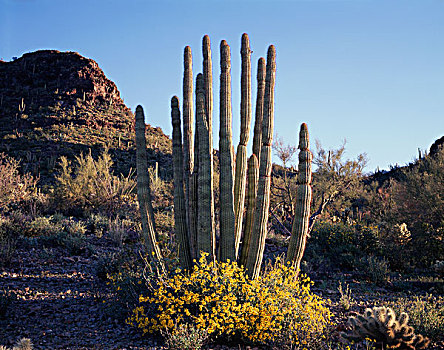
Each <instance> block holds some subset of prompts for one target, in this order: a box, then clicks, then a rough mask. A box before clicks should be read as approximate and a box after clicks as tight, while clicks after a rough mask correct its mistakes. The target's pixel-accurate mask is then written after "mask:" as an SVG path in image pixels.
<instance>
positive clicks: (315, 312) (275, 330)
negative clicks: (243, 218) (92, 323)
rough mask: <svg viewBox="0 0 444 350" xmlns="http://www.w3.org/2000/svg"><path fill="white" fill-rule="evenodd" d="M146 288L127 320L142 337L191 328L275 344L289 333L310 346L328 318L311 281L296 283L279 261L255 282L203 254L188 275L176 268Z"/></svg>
mask: <svg viewBox="0 0 444 350" xmlns="http://www.w3.org/2000/svg"><path fill="white" fill-rule="evenodd" d="M148 285H150V286H151V288H152V289H151V290H149V291H147V292H148V294H147V293H146V292H145V294H144V295H141V296H140V298H139V302H140V304H139V305H138V306H137V307H136V308H135V309H134V310H133V314H132V316H131V317H130V318H129V320H128V322H129V323H130V324H132V325H134V326H137V327H139V328H141V329H142V330H143V332H144V333H148V332H157V331H160V330H169V331H174V330H175V329H177V327H180V326H181V325H183V324H191V325H193V326H194V327H195V328H196V329H200V330H205V331H207V332H208V335H209V336H210V337H212V338H213V339H216V338H221V339H235V340H240V341H245V342H249V343H262V344H273V343H274V342H276V341H277V340H278V339H281V338H282V337H281V335H282V333H283V332H285V333H286V336H285V338H286V342H290V343H291V344H293V345H296V344H298V345H301V346H309V345H308V344H310V343H312V342H315V341H317V340H318V339H320V338H321V335H322V334H323V332H324V330H325V328H326V326H327V324H328V323H329V320H330V311H329V309H328V308H327V307H326V306H325V301H324V300H322V299H321V298H319V297H317V296H316V295H314V294H312V293H311V292H310V286H311V285H312V283H311V281H310V280H309V278H308V277H306V276H302V277H301V278H300V279H298V278H297V274H296V271H294V269H292V268H291V267H290V266H289V265H286V264H285V263H283V262H282V261H281V260H279V259H278V260H277V262H276V263H275V264H274V265H269V266H268V268H267V269H266V271H265V272H264V274H263V275H261V276H260V277H259V278H257V279H255V280H251V279H249V278H248V277H247V275H246V274H245V271H244V270H243V268H241V267H239V266H238V265H237V263H236V262H226V263H225V262H222V263H219V262H216V263H213V262H208V261H207V255H205V254H203V256H202V257H201V259H200V260H199V262H198V263H197V264H196V265H195V266H194V267H193V270H192V271H190V273H189V274H185V273H182V272H181V271H180V270H176V271H175V273H172V274H170V275H169V276H163V275H160V277H159V278H158V279H156V280H154V281H153V280H151V281H150V283H149V284H148Z"/></svg>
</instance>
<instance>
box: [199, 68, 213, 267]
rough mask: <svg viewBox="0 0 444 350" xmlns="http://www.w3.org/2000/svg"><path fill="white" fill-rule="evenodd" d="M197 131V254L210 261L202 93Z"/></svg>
mask: <svg viewBox="0 0 444 350" xmlns="http://www.w3.org/2000/svg"><path fill="white" fill-rule="evenodd" d="M202 78H203V76H202V74H199V75H198V77H197V80H198V81H199V83H198V84H197V86H196V89H197V87H198V86H200V85H201V83H200V81H201V80H202ZM196 110H197V130H198V134H199V142H198V144H199V171H198V177H197V185H198V190H197V202H198V209H199V210H198V214H197V253H198V256H200V254H201V252H206V253H209V254H210V257H211V259H214V257H215V241H216V239H215V232H214V221H213V217H212V215H211V214H212V213H211V207H212V199H213V196H212V193H213V188H212V173H211V159H212V158H211V156H210V131H209V127H208V123H207V118H206V116H205V94H204V92H202V91H198V92H197V102H196Z"/></svg>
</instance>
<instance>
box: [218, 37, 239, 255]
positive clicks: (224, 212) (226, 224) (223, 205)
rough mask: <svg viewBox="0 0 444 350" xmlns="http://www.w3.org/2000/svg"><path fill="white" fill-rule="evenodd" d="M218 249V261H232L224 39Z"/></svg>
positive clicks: (228, 97) (223, 48)
mask: <svg viewBox="0 0 444 350" xmlns="http://www.w3.org/2000/svg"><path fill="white" fill-rule="evenodd" d="M220 68H221V72H220V132H219V151H220V158H219V162H220V180H219V183H220V246H219V247H220V248H219V259H220V260H221V261H227V260H228V259H230V260H231V261H233V260H235V231H234V229H235V218H234V199H233V151H232V150H233V146H232V142H231V138H232V131H231V118H232V115H231V72H230V71H231V58H230V47H229V46H228V44H227V42H226V41H225V40H222V42H221V44H220Z"/></svg>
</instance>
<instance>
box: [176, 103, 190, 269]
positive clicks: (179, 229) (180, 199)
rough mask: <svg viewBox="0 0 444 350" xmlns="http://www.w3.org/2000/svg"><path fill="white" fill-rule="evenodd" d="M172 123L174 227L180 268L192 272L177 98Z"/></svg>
mask: <svg viewBox="0 0 444 350" xmlns="http://www.w3.org/2000/svg"><path fill="white" fill-rule="evenodd" d="M171 122H172V124H173V173H174V175H173V176H174V208H175V210H174V222H175V225H174V226H175V230H176V239H177V245H178V252H179V261H180V266H181V267H182V268H183V269H185V270H190V269H191V266H192V265H191V252H190V242H189V237H188V225H187V218H186V209H185V193H184V183H183V179H184V174H183V173H184V170H183V160H184V159H183V150H182V131H181V128H180V127H181V125H180V124H181V122H180V110H179V99H178V98H177V96H174V97H173V98H172V99H171Z"/></svg>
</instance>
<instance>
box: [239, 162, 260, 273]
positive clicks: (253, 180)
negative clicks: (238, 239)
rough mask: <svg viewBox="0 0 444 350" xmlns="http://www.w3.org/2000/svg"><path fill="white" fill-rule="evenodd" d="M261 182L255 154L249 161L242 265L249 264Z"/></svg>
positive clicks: (241, 256)
mask: <svg viewBox="0 0 444 350" xmlns="http://www.w3.org/2000/svg"><path fill="white" fill-rule="evenodd" d="M258 180H259V162H258V161H257V158H256V156H255V155H254V154H252V155H251V157H250V159H249V160H248V191H247V214H246V216H245V227H244V236H243V239H242V251H241V255H240V259H239V261H240V264H241V265H242V266H245V265H246V263H247V257H248V251H249V250H250V244H251V236H252V230H253V221H254V209H255V207H254V206H255V201H256V193H257V182H258Z"/></svg>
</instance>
